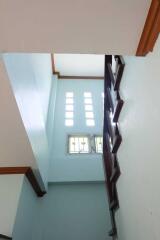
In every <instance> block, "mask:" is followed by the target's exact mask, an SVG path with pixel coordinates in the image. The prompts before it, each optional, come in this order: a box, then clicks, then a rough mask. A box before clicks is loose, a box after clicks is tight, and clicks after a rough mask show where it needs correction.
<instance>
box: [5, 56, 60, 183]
mask: <svg viewBox="0 0 160 240" xmlns="http://www.w3.org/2000/svg"><path fill="white" fill-rule="evenodd" d="M3 57H4V61H5V65H6V68H7V71H8V75H9V78H10V82H11V85H12V88H13V91H14V94H15V98H16V101H17V104H18V107H19V110H20V114H21V117H22V120H23V123H24V126H25V128H26V132H27V134H28V137H29V140H30V143H31V146H32V149H33V153H34V155H35V158H36V160H37V164H38V167H39V170H40V173H41V175H42V178H43V181H44V182H45V184H47V180H48V166H49V149H48V140H49V141H50V139H48V134H47V133H48V132H49V130H48V129H49V128H50V126H47V127H46V123H47V121H48V106H49V105H50V95H51V94H50V93H51V88H52V86H53V81H54V78H53V77H52V68H51V56H50V54H4V55H3ZM54 100H55V99H54ZM54 100H52V105H54V103H53V101H54ZM50 118H51V116H50ZM46 129H47V131H46Z"/></svg>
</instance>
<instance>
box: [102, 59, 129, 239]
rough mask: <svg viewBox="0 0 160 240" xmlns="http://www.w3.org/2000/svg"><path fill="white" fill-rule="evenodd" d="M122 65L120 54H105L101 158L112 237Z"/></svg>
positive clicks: (114, 229) (115, 232)
mask: <svg viewBox="0 0 160 240" xmlns="http://www.w3.org/2000/svg"><path fill="white" fill-rule="evenodd" d="M124 67H125V63H124V60H123V58H122V57H121V56H112V55H106V56H105V81H104V128H103V160H104V169H105V175H106V187H107V193H108V200H109V207H110V216H111V225H112V229H111V230H110V232H109V233H108V234H109V236H110V237H112V239H116V237H117V228H116V221H115V212H116V210H117V209H118V208H119V201H118V194H117V188H116V182H117V180H118V178H119V176H120V167H119V164H118V159H117V151H118V149H119V147H120V144H121V142H122V137H121V134H120V131H119V126H118V119H119V115H120V112H121V110H122V107H123V103H124V102H123V100H122V99H121V97H120V93H119V87H120V82H121V78H122V75H123V71H124Z"/></svg>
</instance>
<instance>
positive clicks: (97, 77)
mask: <svg viewBox="0 0 160 240" xmlns="http://www.w3.org/2000/svg"><path fill="white" fill-rule="evenodd" d="M59 79H66V80H68V79H72V80H73V79H74V80H80V79H82V80H104V77H103V76H65V75H59Z"/></svg>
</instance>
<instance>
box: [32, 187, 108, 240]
mask: <svg viewBox="0 0 160 240" xmlns="http://www.w3.org/2000/svg"><path fill="white" fill-rule="evenodd" d="M39 209H40V210H39V211H38V214H37V218H36V221H35V225H34V230H33V240H53V239H54V240H66V239H67V240H68V239H69V240H75V239H76V240H82V239H83V240H97V239H100V240H109V239H110V238H109V237H108V236H107V235H108V231H109V230H110V227H111V225H110V215H109V207H108V202H107V193H106V186H105V183H90V184H87V183H79V184H74V183H73V184H51V185H49V190H48V194H47V195H45V197H44V198H43V199H41V201H40V202H39Z"/></svg>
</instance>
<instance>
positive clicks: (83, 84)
mask: <svg viewBox="0 0 160 240" xmlns="http://www.w3.org/2000/svg"><path fill="white" fill-rule="evenodd" d="M66 92H73V93H74V126H73V127H66V126H65V100H66V99H65V94H66ZM84 92H91V93H92V97H93V110H94V116H95V126H94V127H88V126H86V122H85V111H84V98H83V96H84ZM102 92H103V81H102V80H58V88H57V98H56V108H55V112H56V114H55V119H54V131H53V141H52V153H51V161H50V168H49V181H50V182H65V181H67V182H70V181H103V180H104V171H103V164H102V156H101V155H99V154H84V155H81V156H80V155H72V156H71V155H69V154H67V135H68V134H72V133H79V134H80V133H82V134H85V133H88V134H102V126H103V100H102Z"/></svg>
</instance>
